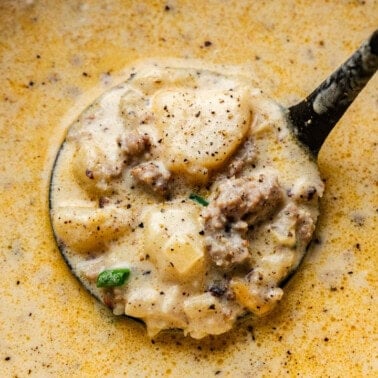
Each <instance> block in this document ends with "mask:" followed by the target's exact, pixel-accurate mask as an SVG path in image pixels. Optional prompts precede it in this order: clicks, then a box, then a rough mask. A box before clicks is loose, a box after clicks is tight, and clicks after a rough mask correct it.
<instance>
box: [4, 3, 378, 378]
mask: <svg viewBox="0 0 378 378" xmlns="http://www.w3.org/2000/svg"><path fill="white" fill-rule="evenodd" d="M377 14H378V4H377V2H376V1H375V0H366V1H357V0H351V1H343V2H329V1H316V2H314V1H296V0H290V1H285V2H283V1H254V2H251V1H231V0H230V1H206V2H205V1H198V2H193V1H185V0H180V1H178V0H172V1H171V0H170V1H166V2H160V1H147V0H146V1H117V0H115V1H79V0H67V1H49V2H46V1H37V0H35V1H30V0H28V1H26V0H25V1H23V0H16V1H9V0H5V1H1V2H0V67H1V73H2V74H1V75H0V83H1V92H0V93H1V94H0V96H1V97H0V99H1V100H0V128H1V133H0V138H1V143H0V157H1V163H2V164H1V168H0V185H1V199H0V201H1V206H0V219H1V222H2V225H1V227H0V235H1V236H0V256H1V264H0V270H1V274H2V284H1V286H0V287H1V288H0V292H1V305H0V330H1V331H0V334H1V338H0V375H1V376H2V377H16V376H17V377H26V376H33V377H60V376H61V377H68V376H69V377H90V376H108V377H118V376H138V377H139V376H142V377H151V376H156V377H161V376H167V377H168V376H172V377H200V376H206V377H207V376H209V377H211V376H220V377H251V376H261V377H271V376H306V377H319V376H331V377H343V376H346V375H347V376H355V377H361V376H364V377H365V376H366V377H375V376H377V361H376V350H377V343H376V334H377V314H376V313H377V311H376V291H377V270H376V267H377V265H378V261H377V258H378V253H377V252H378V251H377V246H378V233H377V226H378V217H377V208H378V204H377V198H378V187H377V185H376V182H377V172H378V166H377V164H378V161H377V159H376V158H374V157H375V156H377V146H378V139H377V138H378V129H377V127H378V122H377V118H378V116H377V108H378V106H377V104H378V102H377V101H378V100H377V84H378V82H377V79H378V78H377V76H375V77H374V78H373V79H372V80H371V81H370V83H369V84H368V85H367V87H366V88H365V89H364V91H363V92H362V93H361V94H360V95H359V96H358V98H357V100H356V101H355V103H354V104H353V105H352V107H351V108H350V109H349V110H348V112H347V113H346V114H345V116H344V117H343V118H342V120H341V121H340V122H339V124H338V125H337V127H336V128H335V130H334V131H333V132H332V133H331V135H330V136H329V138H328V139H327V141H326V143H325V144H324V146H323V148H322V150H321V152H320V155H319V157H318V165H319V171H320V174H321V177H322V179H324V180H325V191H324V194H323V197H322V198H321V199H320V216H319V218H318V221H317V229H316V231H315V234H314V238H315V239H314V242H313V243H312V244H311V245H310V248H309V250H308V252H307V254H306V256H305V258H304V261H303V263H302V265H301V266H300V267H299V269H297V270H296V274H295V275H294V276H293V277H292V278H291V280H290V281H289V283H288V285H287V286H285V287H284V291H285V294H284V295H283V297H282V299H281V301H280V303H279V304H278V306H276V308H275V309H274V310H273V311H272V312H271V313H269V315H267V316H265V317H262V318H260V317H256V316H255V317H253V318H243V319H242V320H240V321H239V322H238V326H237V327H233V329H231V330H230V331H228V332H227V333H224V334H222V335H216V336H207V337H204V338H202V339H200V340H196V339H193V338H192V337H184V336H183V333H182V332H172V331H170V332H160V333H159V334H158V335H157V336H154V337H153V338H152V339H151V338H150V337H149V336H148V335H147V333H146V327H145V325H144V324H143V323H141V322H136V321H135V320H133V319H130V318H128V317H126V316H115V315H114V314H113V313H112V311H110V310H109V309H108V308H107V307H106V306H105V305H104V304H103V303H102V302H100V301H98V300H96V299H95V298H94V297H93V296H92V295H90V294H89V293H88V291H87V290H85V289H84V288H83V286H82V284H81V282H79V281H78V280H77V279H76V278H75V277H74V275H73V274H72V271H71V270H70V269H69V268H68V267H67V264H66V262H65V261H64V258H63V257H62V255H61V253H60V251H59V249H58V248H57V245H56V241H55V239H54V234H53V231H52V229H51V224H50V214H49V203H48V195H49V183H50V178H51V172H52V170H53V166H54V161H55V157H56V155H57V153H58V151H59V149H60V147H61V145H62V142H63V141H64V140H65V139H66V136H68V134H69V133H70V131H69V130H71V129H70V126H71V125H72V124H73V123H74V122H75V120H77V119H78V117H79V115H80V114H82V113H83V111H84V110H85V109H86V108H87V107H88V106H89V105H90V104H93V103H95V101H96V99H98V98H100V96H101V95H103V94H104V93H106V92H107V93H109V92H108V91H109V90H110V89H111V88H115V87H116V86H117V85H118V84H121V83H124V82H125V81H126V80H127V78H128V77H129V75H130V71H129V70H126V69H125V68H126V67H132V66H133V65H134V64H135V62H136V61H139V60H145V59H161V58H164V59H166V58H180V59H184V60H185V61H187V60H192V59H195V60H198V59H199V60H201V61H202V62H205V63H204V64H205V65H206V66H207V65H209V66H211V65H212V64H216V65H231V66H237V71H238V72H241V71H242V72H243V77H245V76H247V77H248V78H251V80H252V81H251V83H250V84H249V85H251V86H252V87H254V88H260V89H261V90H263V92H264V97H265V96H266V97H268V98H271V99H273V100H274V102H275V103H278V104H281V105H283V106H284V107H288V106H290V105H293V104H295V103H296V102H297V101H300V100H301V99H303V98H304V97H305V96H306V95H307V94H308V93H310V92H311V91H312V90H313V89H314V88H315V87H316V86H317V85H318V84H319V83H320V82H321V81H322V80H323V79H324V78H325V77H326V76H327V75H329V73H330V72H332V71H333V70H334V69H335V68H336V67H337V66H338V65H339V64H340V63H342V62H343V61H344V60H345V59H346V58H347V57H348V56H349V55H350V54H351V53H352V52H353V51H354V50H355V49H356V48H357V47H358V46H359V45H360V44H361V42H362V41H363V40H364V39H366V38H367V37H368V35H369V34H370V33H371V32H372V31H373V30H374V29H376V27H377V16H376V15H377ZM186 67H189V65H187V66H186ZM210 70H212V71H216V69H210ZM220 71H221V72H222V73H223V72H225V71H224V70H223V68H221V69H220ZM252 105H253V104H251V106H252ZM254 114H258V112H255V113H254ZM251 130H252V128H251ZM136 175H138V173H136ZM75 180H77V179H76V178H75ZM73 182H74V181H73ZM75 182H77V181H75ZM75 185H76V184H75ZM138 185H139V184H138ZM143 185H145V184H143ZM145 188H146V190H147V189H148V186H146V187H145ZM81 190H83V191H84V192H85V191H86V190H87V189H85V190H84V189H81ZM186 194H189V195H190V193H189V192H187V193H186ZM194 194H197V195H199V196H201V197H202V198H205V199H209V198H210V195H212V193H210V192H206V191H204V192H198V191H194ZM208 194H209V196H207V195H208ZM214 195H215V194H214ZM186 200H187V199H186ZM209 202H211V201H209ZM188 203H189V204H190V205H192V206H195V209H197V210H198V211H201V212H202V211H205V208H204V207H201V206H202V205H200V204H197V202H195V201H192V200H190V202H189V201H188ZM109 205H110V204H109ZM109 205H108V206H109ZM152 205H153V204H152ZM126 207H127V204H126ZM207 208H208V207H206V209H207ZM103 209H106V207H104V208H103ZM143 230H145V229H141V228H139V227H138V228H137V231H136V232H141V231H143ZM125 235H126V234H125ZM80 253H82V252H80ZM85 253H86V252H85ZM78 256H81V255H80V254H79V255H78ZM109 267H110V265H109ZM104 268H105V267H104ZM131 268H132V267H131ZM132 279H133V272H132V271H131V273H130V276H129V281H128V282H129V283H131V282H132ZM126 285H127V283H126ZM102 290H103V289H101V291H102ZM99 292H100V290H99Z"/></svg>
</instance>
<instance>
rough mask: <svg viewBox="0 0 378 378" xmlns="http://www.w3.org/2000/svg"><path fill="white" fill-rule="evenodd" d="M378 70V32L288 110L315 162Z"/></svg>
mask: <svg viewBox="0 0 378 378" xmlns="http://www.w3.org/2000/svg"><path fill="white" fill-rule="evenodd" d="M377 68H378V30H376V31H375V32H374V33H373V34H372V35H371V37H370V38H369V39H368V40H367V41H366V42H364V43H363V44H362V45H361V47H360V48H359V49H358V50H357V51H356V52H355V53H354V54H353V55H351V57H350V58H349V59H348V60H347V61H346V62H345V63H344V64H342V65H341V66H340V67H339V68H338V69H337V70H336V71H335V72H334V73H333V74H332V75H330V76H329V77H328V78H327V79H326V80H325V81H323V82H322V83H321V84H320V85H319V87H318V88H316V89H315V90H314V91H313V92H312V93H311V94H310V95H309V96H308V97H307V98H306V99H305V100H303V101H302V102H300V103H298V104H297V105H294V106H291V107H290V108H288V109H287V116H288V118H289V120H290V124H291V127H292V131H293V133H294V134H295V136H296V138H297V139H298V141H299V142H300V143H302V145H303V147H304V148H306V149H307V150H308V151H309V153H310V154H311V155H312V156H313V157H314V158H316V157H317V155H318V152H319V150H320V148H321V146H322V144H323V142H324V141H325V139H326V138H327V136H328V134H329V133H330V132H331V130H332V129H333V127H334V126H335V125H336V123H337V122H338V121H339V119H340V118H341V117H342V115H343V114H344V112H345V111H346V110H347V109H348V107H349V105H351V103H352V102H353V100H354V99H355V98H356V97H357V95H358V94H359V92H360V91H361V90H362V89H363V88H364V86H365V85H366V83H367V82H368V81H369V79H370V78H371V77H372V76H373V75H374V73H375V72H376V71H377ZM57 159H58V157H57ZM54 170H55V164H54V168H53V171H54ZM52 177H53V175H52ZM51 180H52V178H51ZM51 182H52V181H51ZM50 188H51V186H50ZM51 208H52V204H51V189H50V209H51ZM58 244H59V243H58ZM59 249H60V250H61V252H62V254H63V257H64V258H65V260H66V261H67V263H68V265H69V266H70V268H71V270H72V271H73V273H74V274H75V275H77V277H78V278H79V280H80V281H81V282H82V284H84V286H86V288H87V289H88V290H89V291H90V292H91V294H93V295H94V296H95V297H97V298H98V299H99V300H101V299H100V298H99V297H98V295H97V294H96V293H95V292H93V290H91V288H90V287H88V285H86V283H85V281H83V280H81V279H80V277H79V276H78V274H77V272H75V270H74V269H73V267H72V265H71V263H70V261H69V258H68V257H67V256H66V254H65V253H64V247H62V246H60V245H59ZM293 273H294V272H293ZM290 276H291V275H290ZM290 276H289V277H286V278H285V280H284V281H283V282H281V285H280V286H281V287H283V286H284V285H285V284H286V283H287V282H288V280H289V278H290Z"/></svg>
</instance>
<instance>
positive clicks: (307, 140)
mask: <svg viewBox="0 0 378 378" xmlns="http://www.w3.org/2000/svg"><path fill="white" fill-rule="evenodd" d="M377 68H378V30H376V31H375V32H374V33H373V34H372V36H371V37H370V38H369V39H368V40H367V41H366V42H364V43H363V44H362V45H361V47H360V48H359V49H358V50H357V51H356V52H355V53H354V54H353V55H352V56H351V57H350V58H349V59H348V60H347V61H346V62H345V63H344V64H342V65H341V66H340V67H339V68H338V69H337V70H336V71H335V72H334V73H333V74H332V75H331V76H329V77H328V78H327V79H326V80H325V81H323V83H321V84H320V86H319V87H318V88H316V89H315V90H314V91H313V92H312V93H311V94H310V95H309V96H308V97H307V98H306V99H305V100H304V101H302V102H300V103H299V104H297V105H294V106H292V107H290V108H289V117H290V121H291V124H292V127H293V131H294V133H295V135H296V137H297V139H298V140H299V141H301V142H302V143H303V144H304V145H305V146H307V147H308V148H309V149H310V151H311V152H312V154H313V155H314V156H315V157H316V156H317V154H318V152H319V150H320V147H321V146H322V144H323V142H324V141H325V139H326V138H327V136H328V134H329V133H330V132H331V130H332V129H333V127H334V126H335V125H336V123H337V122H338V121H339V119H340V118H341V117H342V115H343V114H344V112H345V111H346V110H347V109H348V107H349V105H350V104H351V103H352V102H353V100H354V99H355V98H356V96H357V95H358V94H359V92H360V91H361V90H362V88H363V87H364V86H365V84H366V83H367V82H368V81H369V79H370V78H371V77H372V76H373V75H374V73H375V72H376V71H377Z"/></svg>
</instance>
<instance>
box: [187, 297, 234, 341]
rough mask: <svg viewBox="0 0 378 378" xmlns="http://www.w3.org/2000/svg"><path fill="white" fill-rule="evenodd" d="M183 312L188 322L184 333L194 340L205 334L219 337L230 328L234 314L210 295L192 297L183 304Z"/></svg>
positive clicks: (229, 308) (229, 307)
mask: <svg viewBox="0 0 378 378" xmlns="http://www.w3.org/2000/svg"><path fill="white" fill-rule="evenodd" d="M184 312H185V315H186V316H187V318H188V320H189V327H188V328H187V330H186V332H187V333H190V335H191V336H192V337H193V338H195V339H200V338H202V337H204V336H206V335H207V334H213V335H219V334H221V333H224V332H227V331H228V330H229V329H231V328H232V325H233V323H234V320H235V317H236V315H235V312H234V311H233V309H232V307H231V306H227V305H225V303H221V302H220V300H219V299H218V298H215V297H214V296H212V295H211V294H210V293H205V294H201V295H197V296H193V297H192V298H190V299H187V300H186V301H185V302H184Z"/></svg>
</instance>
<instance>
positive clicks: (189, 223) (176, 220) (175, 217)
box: [143, 203, 204, 279]
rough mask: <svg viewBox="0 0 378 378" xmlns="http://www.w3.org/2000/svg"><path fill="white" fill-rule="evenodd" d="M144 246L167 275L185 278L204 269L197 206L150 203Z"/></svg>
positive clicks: (200, 227)
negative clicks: (151, 204) (152, 204)
mask: <svg viewBox="0 0 378 378" xmlns="http://www.w3.org/2000/svg"><path fill="white" fill-rule="evenodd" d="M143 223H144V242H145V250H146V253H148V254H149V255H150V257H151V259H152V261H153V262H154V263H155V264H156V265H157V267H158V268H159V270H160V271H161V272H162V274H163V275H165V276H166V278H172V277H175V278H179V279H186V278H188V277H189V276H192V275H193V274H200V273H201V272H202V271H203V269H204V245H203V241H202V238H201V236H200V235H199V232H200V231H201V229H202V226H201V222H200V217H199V210H198V206H196V205H194V204H190V203H180V204H173V205H172V204H170V205H164V206H163V205H162V206H153V207H151V208H150V209H149V210H148V211H147V212H146V213H145V215H144V222H143Z"/></svg>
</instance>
